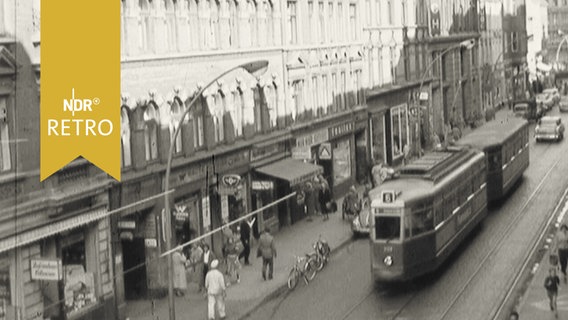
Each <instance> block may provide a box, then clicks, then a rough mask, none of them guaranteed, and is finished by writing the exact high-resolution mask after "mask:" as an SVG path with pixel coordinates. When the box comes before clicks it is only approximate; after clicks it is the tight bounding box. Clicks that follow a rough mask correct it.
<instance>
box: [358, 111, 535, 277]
mask: <svg viewBox="0 0 568 320" xmlns="http://www.w3.org/2000/svg"><path fill="white" fill-rule="evenodd" d="M509 121H510V123H506V124H504V123H500V122H496V123H497V124H500V126H499V125H496V126H493V125H487V126H486V127H484V128H479V129H478V130H476V131H485V132H487V134H486V135H484V138H482V137H478V138H476V139H478V140H476V139H474V137H476V136H477V135H478V134H477V133H472V134H471V135H468V136H466V137H464V138H462V139H463V141H461V140H460V145H456V146H452V147H448V148H446V149H444V150H437V151H432V152H429V153H426V154H425V155H424V156H423V157H421V158H419V159H416V160H414V161H413V162H410V163H409V164H407V165H405V166H404V167H402V168H401V169H400V171H399V175H398V178H396V179H393V180H389V181H385V182H384V183H383V184H381V185H380V186H379V187H377V188H375V189H373V190H371V191H370V192H369V197H370V199H371V212H372V217H371V227H370V241H371V245H370V248H371V249H370V250H371V273H372V275H373V278H374V280H375V281H380V282H396V281H407V280H411V279H413V278H416V277H418V276H421V275H424V274H427V273H430V272H432V271H434V270H435V269H437V268H438V267H439V266H440V265H441V264H442V263H443V262H444V261H445V260H446V259H447V258H448V257H449V255H450V254H451V253H452V252H453V251H454V250H455V249H456V248H457V247H458V245H459V244H460V243H461V242H462V241H463V240H464V239H465V238H466V236H467V235H468V234H469V233H470V232H471V231H472V230H473V229H474V228H475V227H476V226H477V225H479V224H480V223H481V222H482V221H483V219H484V217H485V216H486V215H487V204H488V199H489V198H491V199H496V198H501V197H502V196H503V195H505V194H506V193H507V191H508V190H509V189H510V188H511V186H512V185H513V184H514V181H516V180H517V179H518V178H520V176H522V172H523V171H524V170H525V169H526V168H527V166H528V126H527V122H526V120H520V122H518V121H517V119H515V120H511V119H510V120H509ZM480 136H481V135H480ZM491 137H493V138H495V139H493V138H491ZM483 139H485V140H486V141H482V140H483ZM475 141H478V142H477V143H476V142H475ZM490 184H491V185H492V186H489V185H490Z"/></svg>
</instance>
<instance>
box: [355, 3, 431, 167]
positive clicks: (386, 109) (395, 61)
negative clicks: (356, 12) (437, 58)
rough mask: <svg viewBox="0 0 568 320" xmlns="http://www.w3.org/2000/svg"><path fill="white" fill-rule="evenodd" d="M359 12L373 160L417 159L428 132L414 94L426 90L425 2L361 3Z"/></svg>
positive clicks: (424, 113) (424, 116)
mask: <svg viewBox="0 0 568 320" xmlns="http://www.w3.org/2000/svg"><path fill="white" fill-rule="evenodd" d="M364 12H365V14H366V16H365V17H364V21H365V28H364V34H365V41H366V48H365V49H366V50H365V56H366V57H367V63H368V65H367V66H366V69H367V70H368V82H369V88H370V91H369V92H368V95H367V105H368V111H369V123H370V133H371V134H370V141H369V142H370V143H369V144H370V153H371V156H372V159H373V161H374V162H382V163H386V164H388V165H398V164H401V163H402V161H403V159H404V158H405V157H407V156H409V155H418V154H419V153H420V149H421V148H422V147H426V141H427V140H426V139H423V138H425V137H428V136H429V134H430V132H432V129H431V125H429V123H430V122H429V121H428V113H427V112H422V108H420V107H419V105H418V104H419V103H418V98H419V91H420V90H421V89H424V90H426V89H428V91H429V81H428V80H429V77H427V76H426V75H425V72H427V69H428V67H427V65H428V63H429V62H430V60H429V59H428V58H427V57H428V56H429V55H428V51H427V44H428V38H429V37H428V28H427V15H426V1H424V0H402V1H391V0H388V1H381V0H377V1H371V0H367V1H366V2H365V10H364ZM422 87H423V88H422ZM421 140H424V141H421Z"/></svg>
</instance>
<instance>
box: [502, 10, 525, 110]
mask: <svg viewBox="0 0 568 320" xmlns="http://www.w3.org/2000/svg"><path fill="white" fill-rule="evenodd" d="M526 22H527V19H526V6H525V1H524V0H504V1H503V64H504V67H505V79H506V80H507V85H506V88H507V97H508V100H509V101H513V100H518V99H526V98H527V94H528V91H527V90H528V85H527V83H528V81H527V80H528V65H527V41H528V37H527V26H526Z"/></svg>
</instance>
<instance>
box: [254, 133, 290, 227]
mask: <svg viewBox="0 0 568 320" xmlns="http://www.w3.org/2000/svg"><path fill="white" fill-rule="evenodd" d="M290 139H291V135H290V134H288V133H287V134H285V135H282V136H280V137H276V138H274V139H270V140H269V141H267V142H265V143H262V144H257V145H255V146H253V147H252V149H251V151H250V161H251V167H252V168H253V170H251V189H250V190H251V211H254V210H257V209H260V208H262V207H264V206H267V205H269V204H271V203H272V202H274V201H276V200H278V194H277V189H276V186H277V184H278V181H276V180H275V179H273V178H270V177H266V176H264V175H262V174H258V173H257V172H256V170H255V169H256V168H260V167H262V166H264V165H267V164H270V163H274V162H276V161H278V160H281V159H284V158H287V157H289V156H290ZM281 208H282V209H281ZM254 219H255V223H254V224H253V230H252V232H253V235H254V236H255V237H258V236H259V234H260V231H262V230H263V229H264V228H265V227H269V228H270V230H272V231H273V232H277V231H278V230H279V229H280V226H281V221H282V225H286V224H287V223H286V222H287V220H286V219H287V206H286V204H285V203H284V204H283V205H275V206H269V207H268V208H266V209H264V210H263V211H262V213H260V214H257V215H256V216H255V217H254ZM288 223H289V222H288Z"/></svg>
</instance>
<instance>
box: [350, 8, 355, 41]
mask: <svg viewBox="0 0 568 320" xmlns="http://www.w3.org/2000/svg"><path fill="white" fill-rule="evenodd" d="M349 31H350V33H351V40H353V41H355V40H357V6H356V5H355V4H353V3H351V4H349Z"/></svg>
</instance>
